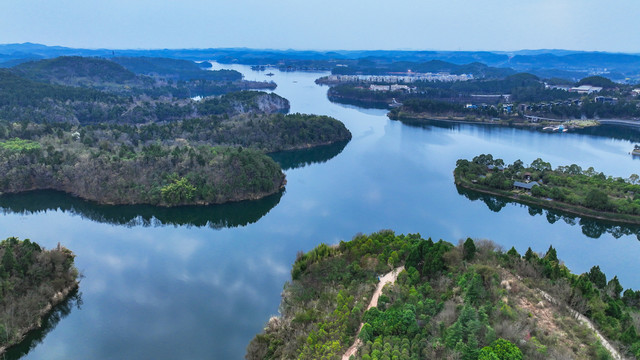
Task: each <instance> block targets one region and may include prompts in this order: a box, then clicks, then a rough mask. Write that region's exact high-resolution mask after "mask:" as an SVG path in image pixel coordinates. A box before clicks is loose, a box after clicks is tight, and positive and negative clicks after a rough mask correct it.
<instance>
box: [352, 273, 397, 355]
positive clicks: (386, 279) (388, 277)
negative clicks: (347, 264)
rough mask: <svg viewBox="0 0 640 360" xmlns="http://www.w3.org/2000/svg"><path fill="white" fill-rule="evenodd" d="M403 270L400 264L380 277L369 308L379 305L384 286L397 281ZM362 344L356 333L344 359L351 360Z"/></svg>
mask: <svg viewBox="0 0 640 360" xmlns="http://www.w3.org/2000/svg"><path fill="white" fill-rule="evenodd" d="M402 270H404V266H400V267H399V268H396V269H394V270H393V271H391V272H390V273H388V274H385V275H384V276H382V277H381V278H380V281H379V282H378V286H376V291H374V292H373V296H372V297H371V302H369V306H367V310H369V309H371V308H372V307H374V306H378V299H379V298H380V295H381V294H382V288H383V287H384V286H385V285H386V284H388V283H392V284H393V283H394V282H396V279H397V278H398V274H400V272H402ZM363 325H364V324H363V323H360V327H359V328H358V332H357V334H360V330H362V326H363ZM360 345H362V340H360V339H359V338H358V337H357V335H356V341H355V342H354V343H353V345H351V346H350V347H349V348H348V349H347V351H346V352H345V353H344V355H342V360H349V358H350V357H351V355H355V354H356V352H357V351H358V349H359V348H360Z"/></svg>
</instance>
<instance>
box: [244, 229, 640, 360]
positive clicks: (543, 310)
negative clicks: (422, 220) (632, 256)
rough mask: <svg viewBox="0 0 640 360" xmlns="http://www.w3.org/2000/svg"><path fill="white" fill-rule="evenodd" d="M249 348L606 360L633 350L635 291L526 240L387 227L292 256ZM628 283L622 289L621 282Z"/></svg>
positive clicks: (367, 358) (331, 354) (639, 348)
mask: <svg viewBox="0 0 640 360" xmlns="http://www.w3.org/2000/svg"><path fill="white" fill-rule="evenodd" d="M291 278H292V280H291V282H288V283H286V284H285V287H284V290H283V293H282V302H281V305H280V316H274V317H272V318H271V319H269V321H268V322H267V324H266V326H265V328H264V331H263V332H262V333H260V334H258V335H256V337H255V338H254V339H253V340H252V341H251V343H250V344H249V346H248V347H247V354H246V357H245V358H246V359H248V360H254V359H256V360H257V359H300V360H302V359H343V360H349V359H362V360H383V359H384V360H391V359H402V360H405V359H409V360H414V359H479V360H487V359H550V358H572V359H596V358H597V359H611V358H612V357H615V358H620V356H621V355H620V353H622V355H623V356H627V355H631V356H639V355H640V337H639V336H638V333H637V331H636V326H638V322H637V320H634V319H637V318H638V314H639V311H640V291H634V290H631V289H628V290H624V289H623V287H622V286H621V284H620V282H619V281H618V278H617V277H615V276H614V277H613V278H611V279H610V280H608V281H607V276H606V275H605V274H604V273H603V272H602V271H601V270H600V268H599V267H598V266H594V267H592V268H591V270H590V271H589V272H588V273H584V274H581V275H577V274H573V273H571V272H570V271H569V269H567V267H566V266H564V265H563V263H562V262H561V261H560V260H559V259H558V255H557V252H556V250H555V249H554V248H553V247H551V246H550V247H549V249H548V250H547V251H546V253H536V252H534V251H533V250H532V249H531V248H529V249H528V250H527V251H526V253H525V254H524V255H520V254H519V253H518V251H516V249H515V248H511V249H510V250H509V251H507V252H504V251H502V250H501V249H500V247H499V246H497V245H496V244H495V243H493V242H491V241H489V240H475V241H474V240H473V239H471V238H467V239H466V240H460V241H459V243H458V244H457V245H453V244H451V243H449V242H446V241H443V240H439V241H437V242H436V241H433V240H431V239H430V238H429V239H426V240H425V239H424V238H422V237H421V236H420V235H419V234H409V235H396V234H395V233H394V232H392V231H390V230H385V231H381V232H378V233H374V234H371V235H356V236H355V237H354V238H353V239H352V240H351V241H346V242H345V241H341V242H340V243H339V244H338V245H335V246H328V245H325V244H321V245H320V246H318V247H317V248H315V249H313V250H311V251H310V252H308V253H306V254H302V253H300V254H299V255H298V257H297V259H296V261H295V263H294V264H293V269H292V271H291ZM623 290H624V292H623Z"/></svg>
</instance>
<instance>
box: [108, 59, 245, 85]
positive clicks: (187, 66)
mask: <svg viewBox="0 0 640 360" xmlns="http://www.w3.org/2000/svg"><path fill="white" fill-rule="evenodd" d="M111 60H112V61H113V62H115V63H118V64H120V65H122V66H123V67H124V68H126V69H128V70H130V71H132V72H134V73H136V74H143V75H149V76H156V77H162V78H168V79H173V80H193V79H203V80H213V81H238V80H242V74H240V73H239V72H237V71H235V70H214V71H211V70H203V69H202V68H201V66H198V64H196V63H194V62H193V61H189V60H179V59H169V58H156V57H116V58H112V59H111Z"/></svg>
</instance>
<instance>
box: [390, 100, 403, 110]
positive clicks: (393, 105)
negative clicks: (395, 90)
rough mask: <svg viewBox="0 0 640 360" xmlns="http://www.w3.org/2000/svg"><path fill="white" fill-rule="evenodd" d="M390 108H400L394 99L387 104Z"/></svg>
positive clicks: (400, 104) (399, 104) (399, 103)
mask: <svg viewBox="0 0 640 360" xmlns="http://www.w3.org/2000/svg"><path fill="white" fill-rule="evenodd" d="M389 106H390V107H392V108H395V107H400V106H402V103H401V102H398V101H396V98H393V99H392V100H391V104H389Z"/></svg>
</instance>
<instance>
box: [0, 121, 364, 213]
mask: <svg viewBox="0 0 640 360" xmlns="http://www.w3.org/2000/svg"><path fill="white" fill-rule="evenodd" d="M350 138H351V133H349V131H348V130H347V129H346V128H345V127H344V125H343V124H342V123H341V122H339V121H337V120H335V119H332V118H329V117H325V116H315V115H301V114H291V115H283V114H274V115H269V116H266V115H265V116H260V117H257V116H253V115H243V116H235V117H229V116H226V114H225V115H223V116H214V117H207V118H195V119H190V120H184V121H177V122H170V123H165V124H148V125H142V126H134V125H108V124H100V125H91V126H84V127H77V126H72V125H71V124H68V123H57V124H35V123H30V122H22V123H13V122H6V121H0V193H3V192H4V193H17V192H23V191H28V190H45V189H53V190H60V191H64V192H67V193H70V194H74V195H77V196H79V197H81V198H83V199H88V200H93V201H96V202H98V203H102V204H151V205H162V206H176V205H190V204H219V203H224V202H228V201H239V200H249V199H258V198H262V197H265V196H267V195H271V194H274V193H276V192H278V191H279V190H280V189H281V188H282V187H283V186H284V184H285V181H284V174H283V173H282V171H281V169H280V167H279V166H278V165H277V164H276V163H275V162H274V161H273V160H272V159H271V158H270V157H268V156H266V155H265V154H264V153H265V152H274V151H282V150H291V149H300V148H307V147H312V146H317V145H324V144H330V143H333V142H336V141H344V140H348V139H350Z"/></svg>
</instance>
